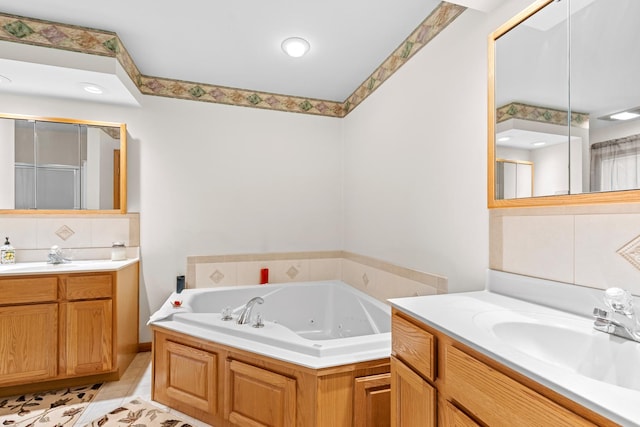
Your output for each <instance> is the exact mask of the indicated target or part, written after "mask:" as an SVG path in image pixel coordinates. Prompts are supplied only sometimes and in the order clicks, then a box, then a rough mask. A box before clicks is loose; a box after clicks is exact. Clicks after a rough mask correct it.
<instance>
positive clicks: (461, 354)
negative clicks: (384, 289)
mask: <svg viewBox="0 0 640 427" xmlns="http://www.w3.org/2000/svg"><path fill="white" fill-rule="evenodd" d="M396 334H397V335H396ZM394 335H396V336H394ZM408 337H411V339H409V338H408ZM425 348H426V351H425ZM417 349H422V350H420V351H417ZM391 373H392V383H391V390H392V400H391V405H392V410H391V413H392V426H398V427H400V426H402V427H407V426H435V425H438V426H456V427H468V426H492V427H493V426H505V427H506V426H514V425H517V426H523V427H525V426H540V425H548V426H567V427H569V426H596V425H599V426H613V425H616V424H614V423H612V422H611V421H609V420H607V419H606V418H604V417H602V416H600V415H598V414H596V413H594V412H593V411H591V410H589V409H587V408H584V407H582V406H581V405H578V404H577V403H575V402H573V401H571V400H570V399H568V398H566V397H565V396H562V395H560V394H558V393H556V392H554V391H552V390H550V389H548V388H546V387H544V386H542V385H540V384H538V383H537V382H535V381H533V380H531V379H529V378H527V377H526V376H524V375H522V374H519V373H517V372H515V371H513V370H512V369H510V368H508V367H506V366H504V365H502V364H500V363H498V362H496V361H495V360H493V359H491V358H490V357H487V356H486V355H483V354H481V353H479V352H478V351H476V350H474V349H471V348H469V347H468V346H466V345H464V344H462V343H460V342H458V341H456V340H454V339H453V338H451V337H449V336H447V335H446V334H444V333H442V332H440V331H437V330H435V329H434V328H431V327H429V326H427V325H425V324H423V323H421V322H420V321H418V320H416V319H414V318H412V317H410V316H408V315H407V314H405V313H403V312H401V311H399V310H397V309H393V314H392V358H391ZM436 420H437V424H436Z"/></svg>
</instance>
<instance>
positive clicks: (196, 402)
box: [155, 340, 218, 415]
mask: <svg viewBox="0 0 640 427" xmlns="http://www.w3.org/2000/svg"><path fill="white" fill-rule="evenodd" d="M157 351H160V352H161V353H160V354H158V355H157V356H156V360H157V363H158V366H156V367H155V370H156V372H162V375H161V378H158V379H156V382H159V384H156V386H157V387H156V390H158V392H159V393H160V394H161V396H159V397H160V398H163V397H164V398H166V399H169V400H170V401H172V402H179V403H183V404H186V405H189V406H190V407H194V408H197V409H199V410H202V411H204V412H206V413H208V414H211V415H215V414H216V413H217V412H218V411H217V408H218V396H217V389H218V368H217V367H218V356H217V355H216V354H215V353H212V352H209V351H206V350H200V349H197V348H194V347H190V346H187V345H184V344H180V343H176V342H173V341H168V340H166V341H162V345H161V346H158V348H157Z"/></svg>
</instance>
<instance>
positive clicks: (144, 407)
mask: <svg viewBox="0 0 640 427" xmlns="http://www.w3.org/2000/svg"><path fill="white" fill-rule="evenodd" d="M124 426H136V427H144V426H147V427H156V426H157V427H191V424H189V423H187V422H186V421H184V420H181V419H180V418H178V417H176V416H175V415H174V414H172V413H170V412H168V411H167V410H165V409H161V408H158V407H157V406H154V405H153V404H151V403H149V402H145V401H144V400H142V399H133V400H132V401H131V402H129V403H127V404H126V405H124V406H120V407H119V408H116V409H114V410H113V411H111V412H109V413H108V414H105V415H103V416H102V417H100V418H98V419H96V420H94V421H92V422H91V423H89V424H87V425H86V427H124ZM38 427H39V426H38Z"/></svg>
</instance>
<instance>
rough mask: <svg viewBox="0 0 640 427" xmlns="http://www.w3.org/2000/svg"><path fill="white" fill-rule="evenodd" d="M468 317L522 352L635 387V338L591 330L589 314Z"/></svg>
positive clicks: (639, 377)
mask: <svg viewBox="0 0 640 427" xmlns="http://www.w3.org/2000/svg"><path fill="white" fill-rule="evenodd" d="M474 322H475V324H476V325H477V326H479V327H480V328H482V329H483V330H484V331H485V332H487V333H489V334H491V335H492V336H493V337H495V338H497V339H498V340H500V342H501V343H502V344H504V345H505V346H508V347H509V348H511V349H513V350H515V351H517V352H519V353H521V354H522V355H525V356H526V357H533V358H536V359H538V360H540V361H543V362H545V363H548V364H552V365H555V366H559V367H562V368H566V369H569V370H571V371H573V372H575V373H577V374H580V375H583V376H586V377H589V378H591V379H594V380H597V381H602V382H606V383H609V384H613V385H616V386H619V387H624V388H628V389H633V390H638V391H640V370H638V369H637V364H638V361H640V343H636V342H634V341H630V340H625V339H623V338H619V337H616V336H613V335H610V334H606V333H604V332H600V331H596V330H594V329H593V321H592V320H591V319H589V318H583V317H580V316H575V315H571V314H566V315H560V314H558V315H554V314H548V313H539V312H524V311H512V310H492V311H485V312H482V313H478V314H476V315H475V316H474Z"/></svg>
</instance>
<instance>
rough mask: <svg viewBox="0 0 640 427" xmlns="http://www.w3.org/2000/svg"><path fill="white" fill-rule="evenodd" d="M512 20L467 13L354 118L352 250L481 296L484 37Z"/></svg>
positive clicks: (349, 193)
mask: <svg viewBox="0 0 640 427" xmlns="http://www.w3.org/2000/svg"><path fill="white" fill-rule="evenodd" d="M522 7H524V6H522ZM519 9H520V7H516V8H515V10H516V11H517V10H519ZM508 16H511V15H508ZM508 16H505V18H504V19H501V18H497V19H488V18H489V17H488V16H487V15H485V14H482V13H480V12H476V11H473V10H467V11H465V12H464V13H463V14H462V15H461V16H460V17H459V18H458V19H457V20H456V21H454V22H453V23H452V24H451V25H449V27H447V28H446V29H445V30H444V31H443V32H442V33H441V34H440V35H438V36H437V37H436V38H435V39H434V40H433V41H432V42H431V43H430V44H428V45H427V46H426V47H424V48H423V49H422V50H421V51H420V52H418V53H417V54H416V55H415V56H414V57H413V58H412V59H411V60H410V61H409V62H408V63H407V64H405V65H404V66H403V68H401V69H400V70H399V71H398V72H397V73H396V74H395V75H394V76H393V77H392V78H391V79H390V80H388V81H387V82H385V83H384V84H383V85H382V86H381V87H380V88H379V89H378V90H377V91H376V92H374V93H373V94H372V95H371V96H370V97H369V98H368V99H367V100H366V101H365V102H364V103H363V104H362V105H360V106H358V107H357V108H356V109H355V110H354V111H353V112H352V113H351V114H350V115H349V116H347V118H346V119H345V172H344V175H345V221H344V229H345V250H347V251H350V252H355V253H361V254H365V255H368V256H371V257H375V258H380V259H384V260H387V261H389V262H393V263H396V264H399V265H402V266H405V267H408V268H413V269H417V270H422V271H427V272H429V273H433V274H439V275H443V276H446V277H447V278H448V280H449V292H461V291H467V290H477V289H482V288H483V287H484V279H485V274H486V268H487V266H488V214H487V208H486V205H487V200H486V193H487V187H486V186H487V174H486V156H487V154H486V153H487V134H486V132H487V107H486V106H487V65H486V64H487V60H486V56H487V36H488V34H489V33H490V32H491V31H493V30H494V29H495V27H497V26H498V25H499V24H501V23H502V21H503V20H505V19H506V18H507V17H508Z"/></svg>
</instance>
